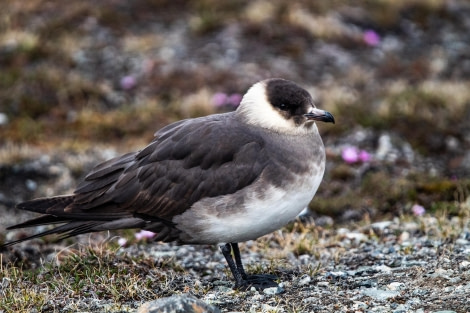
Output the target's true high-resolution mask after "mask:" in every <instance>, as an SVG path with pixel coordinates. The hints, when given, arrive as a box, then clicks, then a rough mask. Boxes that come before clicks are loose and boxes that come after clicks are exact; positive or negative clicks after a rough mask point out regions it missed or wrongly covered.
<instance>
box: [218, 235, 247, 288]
mask: <svg viewBox="0 0 470 313" xmlns="http://www.w3.org/2000/svg"><path fill="white" fill-rule="evenodd" d="M220 250H222V254H223V255H224V257H225V260H226V261H227V263H228V267H229V268H230V271H231V272H232V275H233V278H235V288H238V287H240V286H242V285H243V284H244V281H245V279H243V277H242V275H241V274H240V272H239V270H238V268H237V266H236V265H235V262H233V258H232V246H231V244H230V243H227V244H225V245H223V246H220ZM238 254H240V252H239V253H238ZM245 276H246V274H245Z"/></svg>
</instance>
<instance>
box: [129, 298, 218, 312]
mask: <svg viewBox="0 0 470 313" xmlns="http://www.w3.org/2000/svg"><path fill="white" fill-rule="evenodd" d="M191 312H193V313H201V312H207V313H220V310H219V309H218V308H216V307H214V306H211V305H209V304H207V303H205V302H204V301H202V300H199V299H196V298H195V297H193V296H189V295H175V296H171V297H167V298H161V299H157V300H154V301H150V302H146V303H144V304H143V305H142V306H140V307H139V309H138V310H137V313H191Z"/></svg>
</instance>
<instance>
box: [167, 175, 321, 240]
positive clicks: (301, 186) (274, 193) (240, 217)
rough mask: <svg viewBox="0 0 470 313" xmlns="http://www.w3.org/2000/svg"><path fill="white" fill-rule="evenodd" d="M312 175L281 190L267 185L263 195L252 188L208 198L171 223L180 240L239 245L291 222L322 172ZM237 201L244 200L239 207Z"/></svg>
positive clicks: (310, 197) (304, 203) (316, 183)
mask: <svg viewBox="0 0 470 313" xmlns="http://www.w3.org/2000/svg"><path fill="white" fill-rule="evenodd" d="M314 172H315V173H316V174H317V175H311V176H299V177H297V179H295V180H294V181H293V182H292V183H290V184H288V185H285V186H282V187H276V186H274V185H270V186H267V187H264V188H261V189H262V190H263V192H262V193H260V192H259V191H256V190H257V188H252V189H251V190H250V191H246V190H245V191H244V194H242V195H237V194H234V195H225V196H220V197H216V198H208V199H205V200H204V201H201V202H200V203H197V204H196V205H195V206H193V207H192V208H191V209H190V210H188V211H187V212H185V213H184V214H182V215H180V216H178V217H175V219H174V220H173V221H174V222H175V223H176V224H177V227H178V228H179V229H180V230H182V231H183V235H182V238H181V240H182V241H183V242H188V243H191V242H192V243H204V244H216V243H227V242H241V241H247V240H252V239H256V238H258V237H260V236H263V235H266V234H268V233H271V232H273V231H275V230H277V229H279V228H281V227H282V226H284V225H285V224H287V223H288V222H289V221H291V220H293V219H294V218H295V217H296V216H297V215H298V214H299V213H300V212H301V211H302V210H303V209H304V208H305V207H306V206H307V205H308V203H309V202H310V201H311V199H312V198H313V196H314V195H315V192H316V191H317V189H318V186H319V185H320V182H321V179H322V176H323V170H320V171H318V170H316V171H314ZM320 173H321V175H319V174H320ZM240 192H242V191H240ZM237 196H238V200H237ZM240 197H242V198H243V201H242V203H240Z"/></svg>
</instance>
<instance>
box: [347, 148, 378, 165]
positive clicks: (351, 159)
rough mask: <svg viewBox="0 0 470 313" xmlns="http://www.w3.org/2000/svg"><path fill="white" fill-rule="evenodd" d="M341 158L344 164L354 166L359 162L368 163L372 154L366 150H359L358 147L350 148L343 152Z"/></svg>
mask: <svg viewBox="0 0 470 313" xmlns="http://www.w3.org/2000/svg"><path fill="white" fill-rule="evenodd" d="M341 157H342V158H343V160H344V162H346V163H348V164H353V163H357V162H363V163H367V162H369V161H370V160H371V156H370V153H369V152H367V151H365V150H359V149H358V148H357V147H353V146H348V147H345V148H344V149H343V151H341Z"/></svg>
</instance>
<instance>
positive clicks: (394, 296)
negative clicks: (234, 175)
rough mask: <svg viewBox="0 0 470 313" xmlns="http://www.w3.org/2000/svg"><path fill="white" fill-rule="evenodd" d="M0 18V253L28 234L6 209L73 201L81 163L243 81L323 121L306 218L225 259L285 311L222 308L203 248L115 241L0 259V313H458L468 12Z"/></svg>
mask: <svg viewBox="0 0 470 313" xmlns="http://www.w3.org/2000/svg"><path fill="white" fill-rule="evenodd" d="M0 11H1V12H0V66H1V67H2V70H1V71H0V212H1V218H0V243H2V242H6V241H9V240H13V239H16V238H21V236H24V235H25V234H26V231H16V232H6V231H5V227H6V226H8V225H11V224H15V223H16V222H17V221H23V220H25V219H27V218H28V217H31V215H30V214H28V213H24V212H18V211H16V210H14V209H13V207H14V204H15V203H18V202H20V201H23V200H27V199H30V198H33V197H40V196H52V195H56V194H64V193H69V192H72V191H73V189H74V188H75V186H76V184H77V183H78V182H79V180H80V179H81V178H82V177H83V176H84V175H85V174H86V172H87V171H88V170H90V169H91V167H92V166H93V165H94V164H96V163H97V162H100V161H103V160H106V159H108V158H110V157H113V156H115V155H117V154H119V153H124V152H127V151H129V150H130V149H139V148H142V147H143V146H144V145H145V144H146V143H147V142H149V140H150V139H151V138H152V134H153V132H154V131H155V130H157V129H158V128H160V127H161V126H163V125H165V124H167V123H169V122H171V121H174V120H178V119H181V118H186V117H194V116H198V115H204V114H211V113H216V112H222V111H227V110H233V109H234V108H235V107H236V105H237V104H238V101H239V99H240V96H241V94H243V93H244V92H245V90H246V88H248V87H249V86H250V85H251V84H253V83H254V82H256V81H258V80H261V79H265V78H267V77H283V78H287V79H291V80H294V81H296V82H298V83H299V84H301V85H302V86H304V87H306V88H307V89H308V90H309V91H310V92H311V93H312V95H313V96H314V98H315V99H316V100H317V103H318V106H319V107H321V108H323V109H326V110H328V111H330V112H332V113H333V114H334V116H335V118H336V121H337V124H335V125H331V126H330V125H321V129H320V132H321V134H322V137H323V139H324V142H325V145H326V147H327V159H328V163H327V170H326V174H325V178H324V181H323V183H322V186H321V187H320V190H319V191H318V194H317V196H316V197H315V199H314V201H312V202H311V204H310V206H309V208H308V210H307V211H306V212H305V216H303V217H302V218H301V219H300V220H299V221H297V222H293V223H292V224H290V225H288V226H286V227H285V228H284V229H283V230H281V231H279V232H276V233H275V234H272V235H269V236H267V237H263V238H261V239H259V240H258V241H256V242H248V243H246V244H244V245H243V246H242V250H243V251H242V253H243V256H244V260H245V262H246V263H247V264H249V269H250V270H251V271H255V272H271V273H274V274H276V275H278V276H279V280H280V282H281V285H282V286H283V287H282V288H283V291H282V292H280V290H277V291H276V290H274V291H273V290H271V291H268V293H267V294H266V293H263V292H257V291H248V292H234V291H232V290H231V289H230V286H231V280H229V278H228V277H229V272H228V271H227V269H226V267H225V261H224V260H223V257H222V255H221V253H220V252H219V251H218V250H217V249H216V247H206V246H203V247H192V246H187V247H177V246H172V245H166V244H165V245H163V244H147V243H146V240H147V239H142V238H140V239H138V238H136V237H135V236H136V233H135V232H119V233H113V234H96V235H92V236H82V237H79V238H77V239H74V240H67V241H59V242H56V240H55V239H54V238H46V239H45V240H34V241H32V242H31V243H29V244H24V245H23V244H22V245H18V246H15V247H12V248H11V249H8V250H3V251H0V259H1V262H0V263H1V266H0V280H1V282H0V295H1V296H0V311H2V310H3V311H4V312H24V311H32V312H34V311H35V310H36V311H38V312H39V311H44V312H63V311H68V312H77V311H79V312H103V311H107V312H120V311H134V310H136V309H137V307H138V306H140V305H141V304H142V303H143V302H145V301H150V300H153V299H156V298H161V297H166V296H171V295H173V294H192V295H194V296H196V298H198V299H201V300H203V301H205V302H207V303H209V304H211V305H213V306H215V307H218V308H219V309H220V310H221V311H222V312H245V311H252V312H259V311H264V312H276V311H279V312H331V311H340V312H353V311H354V312H373V311H377V312H383V311H390V312H414V311H418V312H434V311H439V310H453V311H455V312H466V311H470V304H469V302H468V300H467V297H466V296H465V295H468V294H470V289H469V288H470V287H469V286H470V283H469V272H470V267H469V264H468V262H469V261H470V245H469V241H470V234H469V229H470V226H469V217H470V200H469V199H470V179H469V175H470V136H469V134H470V123H468V120H469V119H470V89H469V88H468V86H470V61H469V60H470V57H469V51H470V37H469V36H470V18H469V17H470V6H469V4H468V2H467V1H463V0H462V1H458V0H452V1H448V0H441V1H422V0H413V1H406V2H405V1H392V0H390V1H380V2H376V3H371V2H370V1H357V2H356V3H355V4H354V5H353V4H350V3H346V2H334V1H329V2H305V1H289V2H284V1H262V0H257V1H237V2H230V3H228V2H227V3H226V2H217V1H211V0H203V1H174V0H173V1H165V0H162V1H160V0H159V1H148V0H138V1H132V2H120V1H111V0H110V1H108V0H105V1H101V2H100V3H99V4H97V3H96V2H93V1H87V0H85V1H84V0H81V1H78V0H77V1H67V2H50V1H42V0H28V1H26V0H21V1H20V0H18V1H9V2H7V3H6V4H4V6H3V7H2V10H0ZM38 230H39V229H32V230H27V231H28V232H30V231H31V232H34V231H38ZM120 238H122V239H121V241H119V239H120ZM124 240H127V243H126V244H123V242H124ZM76 242H78V244H77V243H76ZM90 246H91V248H90ZM269 292H271V294H270V293H269Z"/></svg>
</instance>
